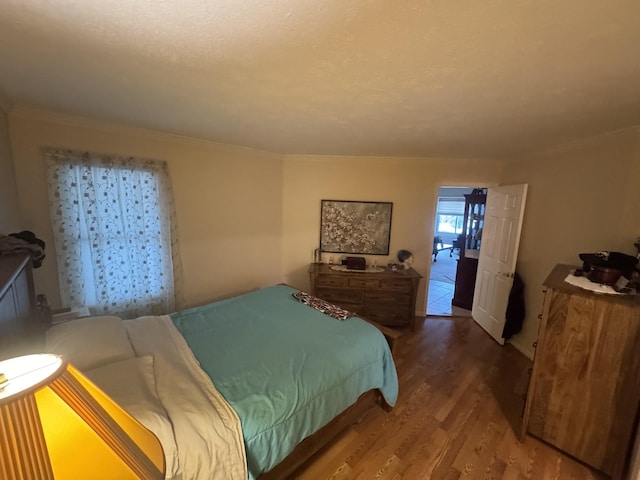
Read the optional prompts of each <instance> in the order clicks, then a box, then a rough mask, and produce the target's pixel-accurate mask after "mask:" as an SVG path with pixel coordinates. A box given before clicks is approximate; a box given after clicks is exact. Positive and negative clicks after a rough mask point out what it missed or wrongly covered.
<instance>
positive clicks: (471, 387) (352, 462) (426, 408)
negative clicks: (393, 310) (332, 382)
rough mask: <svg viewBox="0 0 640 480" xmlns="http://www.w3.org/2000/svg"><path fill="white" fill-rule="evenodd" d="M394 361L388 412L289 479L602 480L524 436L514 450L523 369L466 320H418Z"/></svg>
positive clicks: (356, 427)
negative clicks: (393, 396) (395, 385)
mask: <svg viewBox="0 0 640 480" xmlns="http://www.w3.org/2000/svg"><path fill="white" fill-rule="evenodd" d="M421 322H422V319H420V321H419V322H418V325H420V324H421ZM395 357H396V366H397V369H398V377H399V380H400V396H399V399H398V403H397V405H396V406H395V408H394V409H393V411H391V412H390V413H388V412H385V411H384V410H382V408H379V407H378V406H374V407H372V408H370V409H369V410H367V411H366V412H365V413H364V414H363V416H362V417H361V418H360V419H359V421H357V422H356V423H355V424H353V425H352V426H351V427H349V428H348V429H347V430H346V431H345V432H344V433H343V434H342V435H341V436H340V437H339V438H338V439H337V440H336V441H335V442H334V443H333V444H331V445H330V446H329V447H327V448H325V449H324V450H323V451H321V452H320V453H319V454H317V455H316V456H315V457H314V458H313V459H312V460H310V461H309V462H308V464H307V465H305V466H304V467H303V468H302V469H301V470H300V471H298V472H297V474H296V475H295V477H293V478H298V479H300V480H322V479H333V480H347V479H349V480H350V479H389V480H400V479H407V480H420V479H433V480H441V479H442V480H455V479H504V480H523V479H532V480H538V479H540V480H547V479H550V480H551V479H558V480H571V479H575V480H583V479H584V480H591V479H598V480H601V479H604V478H606V477H604V476H601V475H600V474H598V473H597V472H594V471H592V470H590V469H589V468H588V467H586V466H584V465H582V464H580V463H579V462H577V461H576V460H574V459H572V458H570V457H568V456H566V455H563V454H561V453H560V452H558V451H557V450H555V449H554V448H553V447H551V446H549V445H547V444H545V443H543V442H541V441H539V440H537V439H535V438H533V437H531V436H526V437H525V438H524V440H523V441H520V438H519V436H520V430H521V424H522V421H521V416H522V410H523V407H524V398H523V395H524V393H525V392H526V389H527V385H528V381H529V373H528V369H529V368H530V366H531V362H530V361H529V359H527V358H526V357H524V356H523V355H522V354H521V353H520V352H518V351H517V350H516V349H515V348H513V347H512V346H510V345H506V346H504V347H501V346H500V345H498V344H497V343H495V342H494V341H493V340H492V339H491V338H490V337H489V336H488V335H487V334H486V333H485V332H484V331H483V330H482V329H481V328H480V327H479V326H478V325H476V324H475V323H474V322H473V320H471V319H470V318H451V317H446V318H434V317H429V318H427V319H426V320H424V324H423V326H422V328H421V329H419V328H418V331H416V332H415V333H410V332H407V333H406V334H405V335H403V336H402V337H401V339H400V340H399V345H398V348H397V353H396V355H395Z"/></svg>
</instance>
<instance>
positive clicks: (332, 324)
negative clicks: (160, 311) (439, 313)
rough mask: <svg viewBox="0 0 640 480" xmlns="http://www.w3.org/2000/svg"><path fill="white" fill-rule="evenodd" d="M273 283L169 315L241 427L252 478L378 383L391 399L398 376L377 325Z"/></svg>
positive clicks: (391, 401)
mask: <svg viewBox="0 0 640 480" xmlns="http://www.w3.org/2000/svg"><path fill="white" fill-rule="evenodd" d="M296 291H297V290H295V289H292V288H291V287H288V286H284V285H277V286H273V287H269V288H265V289H262V290H258V291H255V292H252V293H249V294H246V295H242V296H240V297H234V298H231V299H228V300H223V301H220V302H216V303H213V304H210V305H206V306H203V307H197V308H193V309H190V310H185V311H182V312H178V313H175V314H173V315H171V318H172V320H173V323H174V324H175V326H176V328H177V329H178V330H179V331H180V333H181V334H182V335H183V336H184V338H185V339H186V341H187V343H188V344H189V347H190V348H191V349H192V351H193V353H194V354H195V356H196V358H197V359H198V361H199V362H200V364H201V366H202V368H203V370H204V371H205V372H207V374H208V375H209V376H210V377H211V379H212V380H213V382H214V384H215V386H216V388H217V389H218V391H219V392H220V393H221V394H222V395H223V396H224V398H225V399H226V400H227V401H228V402H229V404H230V405H231V406H232V407H233V408H234V410H236V412H237V413H238V416H239V417H240V421H241V423H242V431H243V436H244V440H245V446H246V451H247V463H248V467H249V478H255V477H257V476H258V475H259V474H260V473H263V472H266V471H268V470H270V469H271V468H273V467H274V466H275V465H276V464H278V463H279V462H280V461H281V460H282V459H284V457H286V456H287V455H288V453H289V452H290V451H291V450H293V448H294V447H295V446H296V445H297V444H298V443H299V442H300V441H302V440H303V439H304V438H306V437H307V436H309V435H311V434H312V433H314V432H315V431H317V430H318V429H319V428H321V427H322V426H324V425H325V424H326V423H328V422H329V421H330V420H331V419H332V418H334V417H335V416H336V415H338V414H339V413H341V412H342V411H344V410H345V409H346V408H347V407H349V406H350V405H352V404H353V403H354V402H355V401H356V400H357V399H358V397H359V396H360V395H361V394H362V393H364V392H366V391H368V390H370V389H374V388H378V389H380V391H381V392H382V394H383V396H384V397H385V400H386V401H387V403H389V404H390V405H394V404H395V402H396V400H397V395H398V378H397V375H396V370H395V365H394V363H393V359H392V357H391V352H390V350H389V346H388V344H387V342H386V340H385V338H384V336H383V335H382V334H381V333H380V331H379V330H378V329H376V328H375V327H373V326H372V325H370V324H368V323H367V322H365V321H364V320H361V319H359V318H357V317H352V318H347V319H346V320H344V321H341V322H336V321H335V320H333V319H331V318H329V317H327V316H326V315H325V314H323V313H321V312H319V311H317V310H314V309H313V308H309V307H308V306H307V305H305V304H303V303H301V302H299V301H297V300H296V299H294V298H293V296H292V294H293V293H294V292H296Z"/></svg>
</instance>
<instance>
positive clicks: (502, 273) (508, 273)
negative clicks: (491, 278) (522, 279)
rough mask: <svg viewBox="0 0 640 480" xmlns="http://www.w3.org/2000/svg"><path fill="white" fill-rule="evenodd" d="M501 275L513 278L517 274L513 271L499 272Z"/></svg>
mask: <svg viewBox="0 0 640 480" xmlns="http://www.w3.org/2000/svg"><path fill="white" fill-rule="evenodd" d="M498 275H500V276H501V277H507V278H513V277H514V276H515V275H514V274H513V273H511V272H498Z"/></svg>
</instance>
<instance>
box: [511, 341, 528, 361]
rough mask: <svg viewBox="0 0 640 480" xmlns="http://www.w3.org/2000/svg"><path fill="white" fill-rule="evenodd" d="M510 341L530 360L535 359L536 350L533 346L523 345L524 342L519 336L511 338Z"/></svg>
mask: <svg viewBox="0 0 640 480" xmlns="http://www.w3.org/2000/svg"><path fill="white" fill-rule="evenodd" d="M509 343H510V344H511V345H513V346H514V347H516V349H518V350H519V351H520V353H522V354H523V355H524V356H525V357H527V358H528V359H529V360H533V355H534V351H533V347H532V346H526V345H523V344H522V343H520V341H519V339H518V338H517V337H516V338H514V339H512V340H509Z"/></svg>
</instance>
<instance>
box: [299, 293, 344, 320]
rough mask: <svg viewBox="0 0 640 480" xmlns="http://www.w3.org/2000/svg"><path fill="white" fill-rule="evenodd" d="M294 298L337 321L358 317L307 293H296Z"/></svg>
mask: <svg viewBox="0 0 640 480" xmlns="http://www.w3.org/2000/svg"><path fill="white" fill-rule="evenodd" d="M293 298H295V299H296V300H298V301H300V302H302V303H304V304H305V305H309V306H310V307H311V308H315V309H316V310H318V311H319V312H322V313H324V314H325V315H329V316H330V317H331V318H335V319H336V320H346V319H347V318H349V317H355V316H356V314H355V313H352V312H350V311H349V310H345V309H344V308H342V307H339V306H337V305H334V304H333V303H329V302H327V301H326V300H322V299H321V298H318V297H314V296H313V295H309V294H308V293H306V292H296V293H294V294H293Z"/></svg>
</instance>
